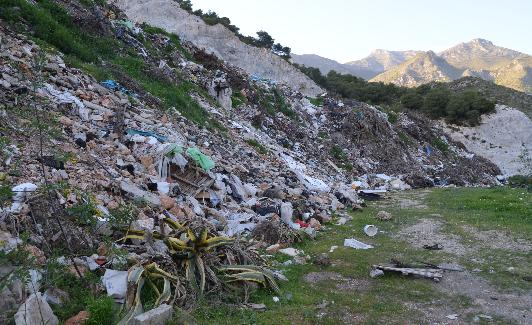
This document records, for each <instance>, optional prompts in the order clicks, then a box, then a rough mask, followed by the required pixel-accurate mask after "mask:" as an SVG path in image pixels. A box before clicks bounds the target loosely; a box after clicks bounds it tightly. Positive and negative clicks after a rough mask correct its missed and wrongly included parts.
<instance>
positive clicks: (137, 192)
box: [120, 181, 161, 206]
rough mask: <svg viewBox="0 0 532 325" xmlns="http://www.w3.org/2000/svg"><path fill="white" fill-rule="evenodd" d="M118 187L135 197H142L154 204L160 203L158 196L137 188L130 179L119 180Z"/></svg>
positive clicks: (158, 204)
mask: <svg viewBox="0 0 532 325" xmlns="http://www.w3.org/2000/svg"><path fill="white" fill-rule="evenodd" d="M120 188H121V189H122V191H124V192H126V193H128V194H129V195H131V196H132V197H133V198H135V199H143V200H146V201H147V202H148V203H151V204H153V205H155V206H160V205H161V200H160V199H159V196H157V195H155V194H153V193H150V192H146V191H143V190H141V189H140V188H138V187H137V186H136V185H135V184H133V183H132V182H131V181H121V182H120Z"/></svg>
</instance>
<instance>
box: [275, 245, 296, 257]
mask: <svg viewBox="0 0 532 325" xmlns="http://www.w3.org/2000/svg"><path fill="white" fill-rule="evenodd" d="M279 253H283V254H285V255H288V256H291V257H295V256H297V255H299V254H300V253H301V252H300V251H299V250H297V249H295V248H292V247H288V248H282V249H280V250H279Z"/></svg>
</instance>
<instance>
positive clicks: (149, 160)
mask: <svg viewBox="0 0 532 325" xmlns="http://www.w3.org/2000/svg"><path fill="white" fill-rule="evenodd" d="M140 163H141V164H142V166H144V168H146V169H150V167H151V166H152V165H153V157H152V156H142V157H140Z"/></svg>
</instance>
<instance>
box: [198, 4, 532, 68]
mask: <svg viewBox="0 0 532 325" xmlns="http://www.w3.org/2000/svg"><path fill="white" fill-rule="evenodd" d="M192 3H193V5H194V9H202V10H203V11H207V10H209V9H210V10H213V11H215V12H216V13H218V15H219V16H226V17H228V18H229V19H231V22H232V23H233V25H236V26H238V27H239V28H240V32H241V33H243V34H247V35H253V36H255V32H257V31H259V30H265V31H267V32H268V33H269V34H270V35H271V36H272V37H273V38H274V39H275V40H276V42H280V43H281V44H283V45H285V46H289V47H291V48H292V52H293V53H296V54H318V55H321V56H324V57H327V58H330V59H334V60H337V61H339V62H342V63H344V62H347V61H352V60H356V59H360V58H363V57H365V56H367V55H368V54H369V53H370V52H371V51H372V50H373V49H378V48H380V49H387V50H433V51H436V52H438V51H442V50H444V49H446V48H449V47H451V46H453V45H456V44H458V43H461V42H467V41H470V40H472V39H474V38H484V39H487V40H490V41H492V42H493V43H494V44H495V45H499V46H503V47H507V48H510V49H513V50H516V51H521V52H524V53H528V54H532V0H403V1H400V0H192Z"/></svg>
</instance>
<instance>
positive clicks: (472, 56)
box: [292, 38, 532, 93]
mask: <svg viewBox="0 0 532 325" xmlns="http://www.w3.org/2000/svg"><path fill="white" fill-rule="evenodd" d="M292 59H293V61H294V62H295V63H298V64H303V65H306V66H311V67H315V68H318V69H320V71H321V72H322V73H323V74H327V73H328V72H329V71H331V70H335V71H336V72H339V73H342V74H352V75H355V76H358V77H361V78H364V79H366V80H369V81H373V82H384V83H394V84H396V85H400V86H407V87H415V86H419V85H421V84H425V83H428V82H432V81H442V82H448V81H452V80H456V79H458V78H461V77H467V76H472V77H478V78H482V79H484V80H489V81H493V82H495V83H496V84H499V85H502V86H506V87H509V88H513V89H516V90H519V91H523V92H527V93H532V56H530V55H528V54H525V53H521V52H518V51H514V50H511V49H507V48H504V47H500V46H497V45H494V44H493V43H492V42H490V41H488V40H485V39H480V38H477V39H474V40H472V41H470V42H466V43H460V44H458V45H456V46H453V47H451V48H449V49H447V50H444V51H442V52H440V53H435V52H433V51H426V52H425V51H388V50H383V49H379V50H375V51H373V52H371V53H370V55H369V56H367V57H365V58H363V59H361V60H356V61H350V62H347V63H343V64H342V63H339V62H336V61H334V60H331V59H327V58H323V57H320V56H318V55H315V54H304V55H293V57H292Z"/></svg>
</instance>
